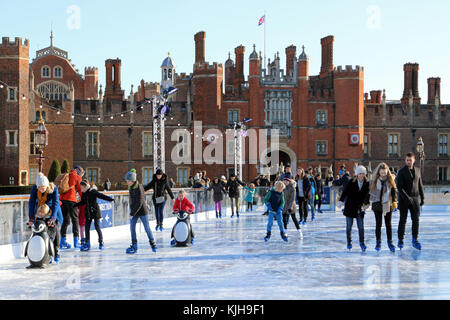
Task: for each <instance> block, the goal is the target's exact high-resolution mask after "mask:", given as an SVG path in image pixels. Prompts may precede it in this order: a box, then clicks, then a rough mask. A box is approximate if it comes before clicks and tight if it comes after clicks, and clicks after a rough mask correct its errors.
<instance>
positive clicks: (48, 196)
mask: <svg viewBox="0 0 450 320" xmlns="http://www.w3.org/2000/svg"><path fill="white" fill-rule="evenodd" d="M44 205H46V206H48V208H49V212H50V216H49V217H46V218H45V219H44V220H45V221H46V222H47V225H48V232H49V236H50V238H51V239H52V240H53V244H54V247H55V262H59V261H60V257H59V251H58V248H59V245H60V238H59V231H58V224H59V223H62V222H63V217H62V213H61V207H60V204H59V193H58V187H56V186H55V185H54V184H53V183H50V182H49V181H48V178H47V177H46V176H45V175H44V174H43V173H42V172H40V173H39V174H38V176H37V177H36V184H35V185H34V186H33V187H32V188H31V192H30V198H29V200H28V226H32V225H33V223H34V222H35V221H36V219H38V216H37V212H38V209H39V208H41V207H42V206H44Z"/></svg>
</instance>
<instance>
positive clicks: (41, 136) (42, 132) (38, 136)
mask: <svg viewBox="0 0 450 320" xmlns="http://www.w3.org/2000/svg"><path fill="white" fill-rule="evenodd" d="M34 145H35V147H36V149H38V153H39V157H38V161H39V172H42V165H43V163H44V159H45V158H44V148H45V147H46V146H47V145H48V131H47V128H46V127H45V124H44V120H43V119H42V116H41V119H40V120H39V124H38V126H37V128H36V129H35V130H34Z"/></svg>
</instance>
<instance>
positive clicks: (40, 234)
mask: <svg viewBox="0 0 450 320" xmlns="http://www.w3.org/2000/svg"><path fill="white" fill-rule="evenodd" d="M24 256H25V257H28V261H29V262H30V266H29V267H28V268H44V267H46V266H48V264H49V262H50V258H51V257H54V256H55V248H54V247H53V241H52V240H51V239H50V236H49V235H48V229H47V225H46V223H45V221H43V220H37V221H36V222H35V223H34V224H33V226H32V234H31V237H30V240H28V242H27V244H26V246H25V253H24Z"/></svg>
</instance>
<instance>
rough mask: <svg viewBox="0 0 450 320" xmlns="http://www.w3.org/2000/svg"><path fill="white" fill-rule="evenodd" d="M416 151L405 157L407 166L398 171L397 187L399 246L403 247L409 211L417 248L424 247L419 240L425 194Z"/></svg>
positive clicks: (413, 239) (413, 237)
mask: <svg viewBox="0 0 450 320" xmlns="http://www.w3.org/2000/svg"><path fill="white" fill-rule="evenodd" d="M415 161H416V160H415V156H414V153H408V154H407V155H406V158H405V166H404V167H403V168H401V169H400V170H399V171H398V174H397V180H396V182H397V188H398V194H399V203H398V209H399V211H400V221H399V223H398V230H397V232H398V247H399V248H400V249H402V248H403V238H404V236H405V225H406V220H407V218H408V211H409V212H410V213H411V220H412V245H413V247H414V248H416V249H417V250H421V249H422V245H421V244H420V242H419V240H418V239H419V217H420V207H422V206H423V204H424V201H425V195H424V192H423V183H422V175H421V172H420V169H419V168H417V167H415V166H414V162H415ZM419 198H420V199H419Z"/></svg>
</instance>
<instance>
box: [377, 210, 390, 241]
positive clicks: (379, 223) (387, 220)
mask: <svg viewBox="0 0 450 320" xmlns="http://www.w3.org/2000/svg"><path fill="white" fill-rule="evenodd" d="M374 213H375V237H376V238H377V241H378V242H380V241H381V226H382V224H383V213H382V212H381V211H374ZM391 222H392V212H388V213H386V215H385V216H384V224H385V226H386V237H387V241H388V242H392V224H391Z"/></svg>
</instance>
